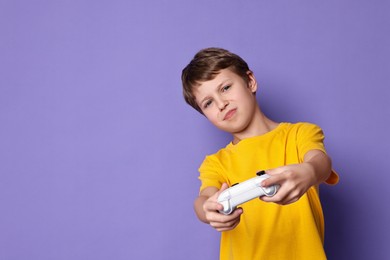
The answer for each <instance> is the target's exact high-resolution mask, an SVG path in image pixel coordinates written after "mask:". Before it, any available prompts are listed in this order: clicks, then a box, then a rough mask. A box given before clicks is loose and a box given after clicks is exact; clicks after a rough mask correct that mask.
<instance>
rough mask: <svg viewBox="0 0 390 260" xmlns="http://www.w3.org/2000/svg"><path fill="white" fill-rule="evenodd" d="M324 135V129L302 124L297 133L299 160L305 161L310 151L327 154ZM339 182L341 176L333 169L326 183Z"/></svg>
mask: <svg viewBox="0 0 390 260" xmlns="http://www.w3.org/2000/svg"><path fill="white" fill-rule="evenodd" d="M324 139H325V136H324V133H323V131H322V129H321V128H320V127H319V126H317V125H315V124H309V123H302V124H301V125H300V127H299V129H298V131H297V146H298V153H299V157H300V158H299V159H300V160H301V161H303V158H304V156H305V154H306V153H307V152H308V151H310V150H320V151H322V152H324V153H325V154H326V150H325V146H324ZM338 181H339V175H338V174H337V172H336V171H334V170H333V169H332V173H331V174H330V176H329V178H328V179H327V180H326V181H325V182H326V183H327V184H331V185H334V184H337V183H338Z"/></svg>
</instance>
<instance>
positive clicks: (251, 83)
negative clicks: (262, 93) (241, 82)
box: [246, 70, 257, 93]
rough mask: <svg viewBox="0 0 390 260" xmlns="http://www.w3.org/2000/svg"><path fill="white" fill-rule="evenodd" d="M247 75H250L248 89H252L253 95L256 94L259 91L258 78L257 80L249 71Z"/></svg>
mask: <svg viewBox="0 0 390 260" xmlns="http://www.w3.org/2000/svg"><path fill="white" fill-rule="evenodd" d="M246 74H247V75H248V87H249V88H250V90H251V91H252V93H256V91H257V81H256V78H255V75H254V74H253V72H252V71H250V70H248V71H247V72H246Z"/></svg>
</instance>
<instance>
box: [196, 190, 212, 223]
mask: <svg viewBox="0 0 390 260" xmlns="http://www.w3.org/2000/svg"><path fill="white" fill-rule="evenodd" d="M207 199H208V197H207V196H202V195H200V196H199V197H197V198H196V199H195V201H194V210H195V213H196V216H197V217H198V219H199V220H200V221H202V222H204V223H206V224H209V222H208V221H207V219H206V214H205V212H204V210H203V205H204V203H205V201H206V200H207Z"/></svg>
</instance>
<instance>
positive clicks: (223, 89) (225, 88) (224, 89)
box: [222, 85, 231, 92]
mask: <svg viewBox="0 0 390 260" xmlns="http://www.w3.org/2000/svg"><path fill="white" fill-rule="evenodd" d="M230 87H231V86H230V85H226V86H224V87H223V88H222V92H225V91H227V90H229V88H230Z"/></svg>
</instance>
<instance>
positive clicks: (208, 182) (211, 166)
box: [199, 155, 226, 191]
mask: <svg viewBox="0 0 390 260" xmlns="http://www.w3.org/2000/svg"><path fill="white" fill-rule="evenodd" d="M221 173H222V170H221V166H220V163H219V162H218V160H217V158H215V156H214V155H209V156H206V158H205V159H204V161H203V163H202V164H201V166H200V167H199V180H200V181H201V186H200V191H202V190H203V189H205V188H207V187H216V188H218V189H220V188H221V186H222V183H224V182H226V180H225V178H224V177H223V176H222V174H221Z"/></svg>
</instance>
